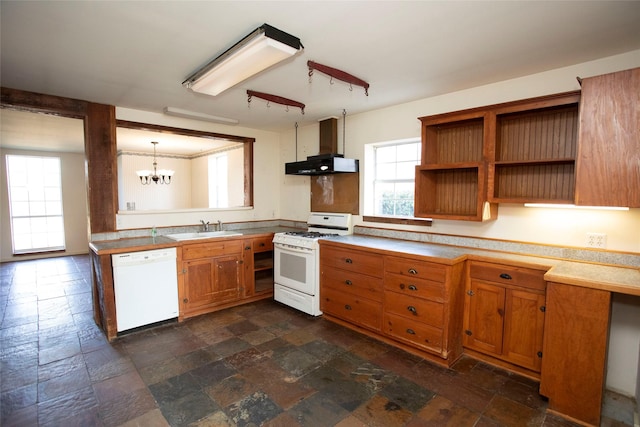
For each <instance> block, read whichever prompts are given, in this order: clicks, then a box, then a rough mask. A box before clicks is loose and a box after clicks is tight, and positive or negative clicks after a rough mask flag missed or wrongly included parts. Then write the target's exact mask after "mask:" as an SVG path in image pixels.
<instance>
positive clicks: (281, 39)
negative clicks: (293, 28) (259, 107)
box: [182, 24, 304, 96]
mask: <svg viewBox="0 0 640 427" xmlns="http://www.w3.org/2000/svg"><path fill="white" fill-rule="evenodd" d="M303 48H304V47H303V46H302V43H300V39H299V38H297V37H294V36H292V35H291V34H287V33H285V32H284V31H281V30H279V29H277V28H274V27H272V26H270V25H267V24H264V25H262V26H261V27H258V28H256V29H255V30H254V31H253V32H252V33H251V34H249V35H247V36H246V37H244V38H243V39H242V40H240V41H239V42H238V43H236V44H235V45H233V46H231V47H230V48H229V49H227V50H226V51H225V52H224V53H222V54H221V55H220V56H218V57H217V58H215V59H214V60H213V61H211V62H209V63H208V64H207V65H205V66H204V67H203V68H201V69H200V70H198V71H196V72H195V73H193V74H192V75H191V76H189V77H188V78H187V79H186V80H185V81H184V82H182V85H183V86H184V87H186V88H187V89H191V90H193V91H194V92H200V93H205V94H207V95H213V96H216V95H218V94H219V93H222V92H224V91H225V90H227V89H229V88H230V87H233V86H235V85H236V84H238V83H240V82H241V81H244V80H246V79H248V78H249V77H251V76H253V75H255V74H258V73H259V72H260V71H262V70H265V69H267V68H269V67H271V66H272V65H274V64H277V63H278V62H280V61H283V60H285V59H287V58H289V57H291V56H293V55H295V54H296V53H298V52H299V51H301V50H302V49H303Z"/></svg>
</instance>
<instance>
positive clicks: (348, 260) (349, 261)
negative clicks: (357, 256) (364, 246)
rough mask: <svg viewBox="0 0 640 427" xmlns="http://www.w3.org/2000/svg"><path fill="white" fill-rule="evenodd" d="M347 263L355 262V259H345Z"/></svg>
mask: <svg viewBox="0 0 640 427" xmlns="http://www.w3.org/2000/svg"><path fill="white" fill-rule="evenodd" d="M344 262H346V263H347V264H353V260H352V259H351V258H347V259H345V260H344Z"/></svg>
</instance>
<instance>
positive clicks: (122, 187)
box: [118, 153, 192, 210]
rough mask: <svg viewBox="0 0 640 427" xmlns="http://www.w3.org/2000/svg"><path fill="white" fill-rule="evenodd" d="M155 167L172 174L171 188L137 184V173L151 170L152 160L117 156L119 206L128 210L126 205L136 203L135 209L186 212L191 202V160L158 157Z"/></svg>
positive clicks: (133, 155)
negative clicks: (173, 177)
mask: <svg viewBox="0 0 640 427" xmlns="http://www.w3.org/2000/svg"><path fill="white" fill-rule="evenodd" d="M157 161H158V168H160V169H171V170H173V171H175V179H172V180H171V184H170V185H164V184H155V183H153V182H152V183H151V184H149V185H142V184H140V179H139V178H138V176H137V175H136V171H138V170H141V169H146V170H153V157H152V156H148V155H139V154H127V153H123V154H120V155H118V205H119V206H120V210H127V203H135V206H136V208H135V210H150V209H172V208H173V209H188V208H190V207H191V206H192V200H191V168H192V165H191V160H189V159H180V158H175V157H166V156H161V155H158V156H157Z"/></svg>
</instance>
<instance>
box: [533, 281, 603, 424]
mask: <svg viewBox="0 0 640 427" xmlns="http://www.w3.org/2000/svg"><path fill="white" fill-rule="evenodd" d="M610 313H611V292H608V291H603V290H600V289H590V288H583V287H580V286H571V285H563V284H559V283H554V282H549V283H548V285H547V313H546V323H545V327H544V350H543V351H544V357H543V359H542V375H541V378H540V394H542V395H543V396H546V397H548V398H549V411H550V412H554V413H557V414H559V415H561V416H563V417H565V418H569V419H571V420H573V421H577V422H579V423H580V424H583V425H592V426H599V425H600V414H601V405H602V396H603V393H604V384H605V375H606V374H605V370H606V357H607V340H608V333H609V321H610Z"/></svg>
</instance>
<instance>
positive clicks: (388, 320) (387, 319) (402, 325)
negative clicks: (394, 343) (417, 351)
mask: <svg viewBox="0 0 640 427" xmlns="http://www.w3.org/2000/svg"><path fill="white" fill-rule="evenodd" d="M384 332H385V333H386V334H387V335H389V336H391V337H393V338H395V339H398V340H400V341H405V342H407V343H408V344H411V345H414V346H418V347H422V348H425V349H427V350H430V351H434V352H438V353H441V352H442V330H441V329H438V328H434V327H433V326H429V325H424V324H421V323H418V322H415V321H413V320H411V319H407V318H405V317H402V316H396V315H393V314H385V315H384Z"/></svg>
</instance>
